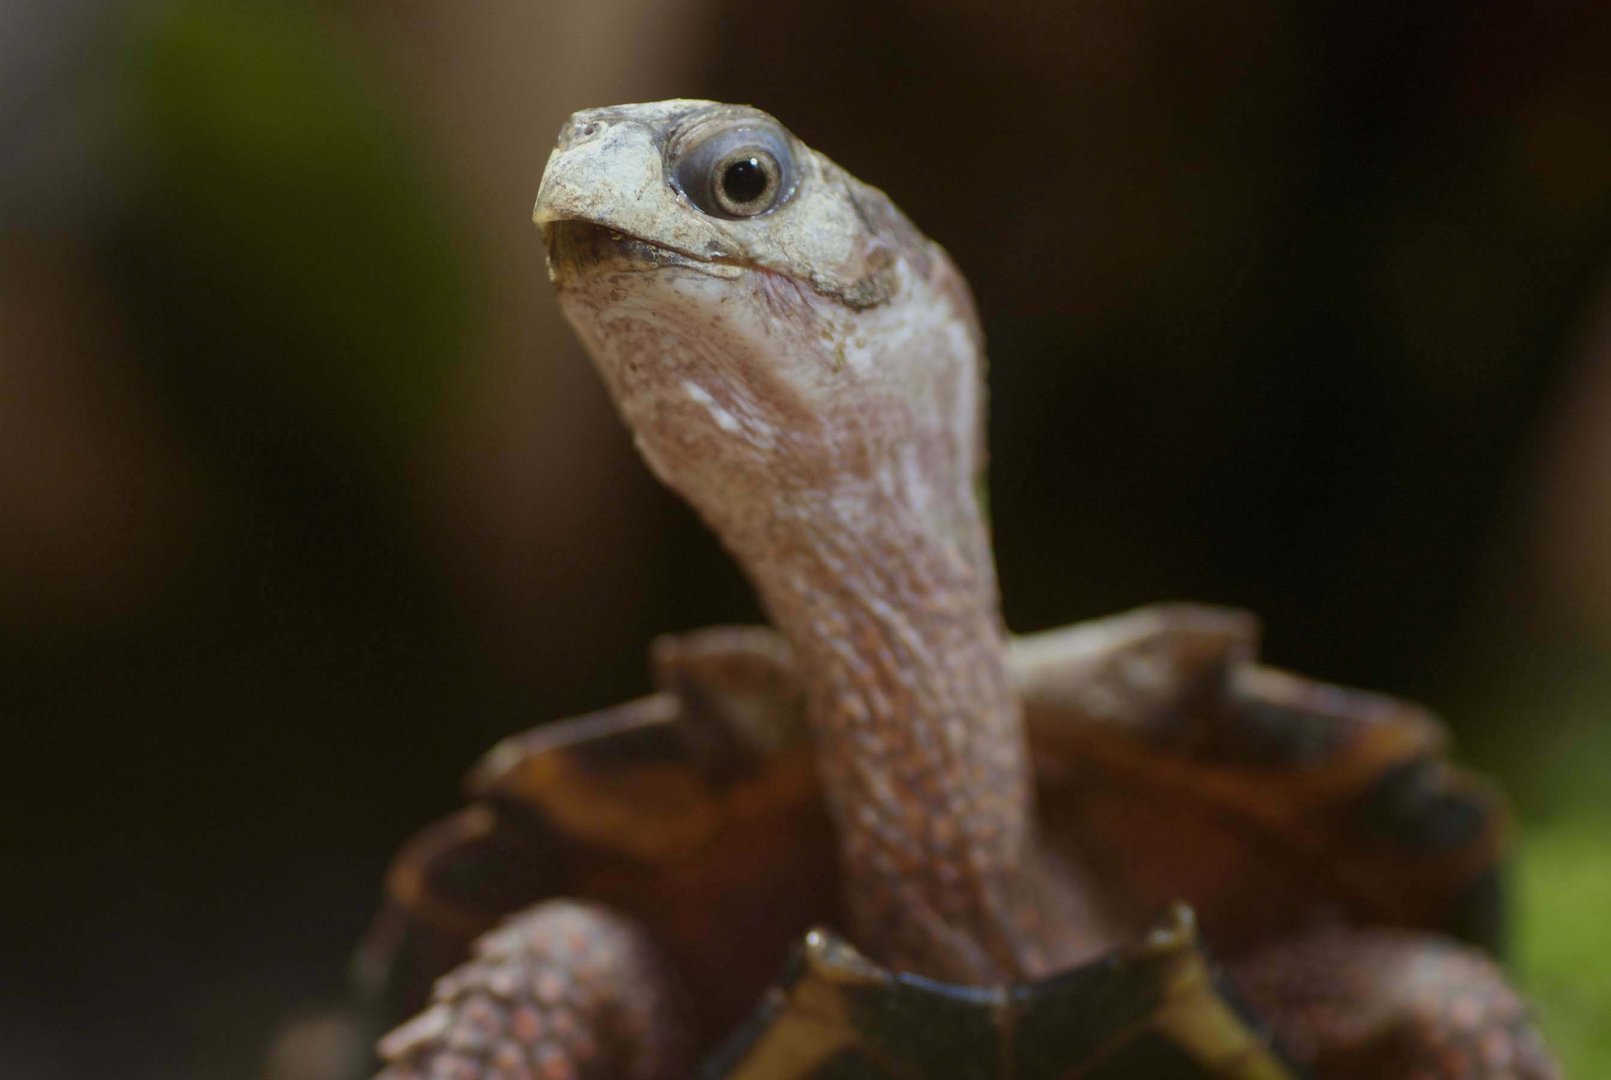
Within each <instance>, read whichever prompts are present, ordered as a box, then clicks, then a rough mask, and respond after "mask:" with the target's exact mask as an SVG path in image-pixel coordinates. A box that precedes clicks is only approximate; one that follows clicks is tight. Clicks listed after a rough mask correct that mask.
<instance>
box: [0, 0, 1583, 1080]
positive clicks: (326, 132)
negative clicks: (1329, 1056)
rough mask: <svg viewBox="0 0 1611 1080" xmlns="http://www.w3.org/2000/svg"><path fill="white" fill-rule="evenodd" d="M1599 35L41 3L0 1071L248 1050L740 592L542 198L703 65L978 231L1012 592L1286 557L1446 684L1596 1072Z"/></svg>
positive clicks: (1540, 13) (921, 202)
mask: <svg viewBox="0 0 1611 1080" xmlns="http://www.w3.org/2000/svg"><path fill="white" fill-rule="evenodd" d="M1607 56H1611V9H1607V8H1606V7H1605V6H1604V5H1596V4H1591V3H1558V4H1536V3H1520V2H1499V3H1488V4H1477V5H1472V4H1469V3H1466V4H1457V3H1452V2H1448V3H1435V2H1420V3H1406V2H1404V0H1393V2H1387V0H1367V2H1364V3H1355V4H1348V5H1312V4H1281V3H1255V2H1247V0H1194V2H1188V3H1180V2H1165V0H1143V2H1139V3H1136V2H1119V0H1081V2H1078V3H1074V4H1068V3H1063V2H1049V0H1006V2H1004V3H999V4H996V5H991V6H989V7H985V6H982V5H965V4H961V3H955V2H930V3H918V2H916V0H856V2H851V0H818V2H816V3H813V4H790V5H760V4H755V3H739V2H733V0H671V2H666V3H659V4H654V3H649V2H648V0H597V2H593V3H589V4H575V5H565V4H555V3H547V2H541V0H534V2H528V3H513V2H507V0H489V2H483V3H477V4H460V3H447V2H444V0H395V2H393V3H388V4H380V3H364V2H358V0H350V2H345V3H343V2H338V0H327V2H322V3H304V2H297V0H280V2H275V3H267V2H262V3H259V2H248V0H234V2H227V0H172V2H168V3H163V4H144V3H130V2H127V0H11V2H10V3H8V4H7V5H6V6H5V7H4V8H3V9H0V211H3V216H0V508H3V512H0V722H3V728H0V730H3V731H4V733H5V738H6V745H5V747H4V757H3V760H4V762H5V766H6V769H5V773H4V780H3V791H4V793H5V795H6V796H7V799H6V803H7V806H8V812H7V814H6V818H5V825H6V827H5V832H4V844H3V847H0V852H3V859H4V864H3V872H4V892H3V895H4V897H5V902H4V904H3V906H0V911H3V918H0V1002H3V1004H0V1074H3V1075H5V1076H8V1077H9V1076H16V1077H27V1078H37V1080H57V1078H66V1077H74V1078H77V1077H109V1076H110V1077H119V1078H121V1080H147V1078H152V1080H154V1078H171V1077H178V1076H194V1077H203V1078H209V1080H210V1078H224V1080H233V1078H244V1077H249V1076H252V1075H254V1069H255V1062H256V1061H257V1060H258V1059H259V1058H260V1056H261V1054H262V1052H263V1050H264V1048H265V1045H266V1042H267V1039H268V1037H269V1033H270V1030H271V1028H272V1026H273V1025H274V1023H275V1022H276V1021H277V1020H278V1019H280V1018H282V1017H283V1016H284V1015H285V1014H286V1013H287V1012H289V1011H290V1010H292V1009H294V1008H297V1007H299V1006H303V1005H309V1004H314V1003H317V1002H319V1001H321V1000H325V999H328V998H329V997H331V996H332V995H334V994H335V993H336V992H337V991H338V989H339V986H340V983H341V979H342V976H343V965H344V963H345V957H346V952H347V949H348V948H349V947H350V945H351V944H352V943H353V941H354V940H355V938H356V936H357V935H358V933H359V932H360V930H361V928H362V926H363V924H364V922H365V920H366V919H367V917H368V916H369V914H370V913H371V911H372V909H373V907H374V904H375V900H376V897H377V891H378V885H379V881H380V876H381V873H382V871H383V868H384V865H385V863H386V860H387V858H388V856H389V854H390V853H391V851H392V849H393V848H394V846H395V845H396V844H397V843H398V842H399V841H400V840H401V839H402V838H403V837H404V836H405V835H406V834H407V833H408V832H409V831H410V830H412V829H413V828H414V827H416V826H418V825H419V824H421V823H423V822H425V821H426V820H428V819H429V818H431V817H433V816H435V815H438V814H441V813H443V812H445V811H446V810H448V809H450V808H451V807H453V806H454V805H456V803H457V787H456V785H457V779H458V776H459V774H460V772H461V771H462V769H463V768H464V767H465V766H467V765H468V764H469V763H470V762H471V761H472V760H473V759H474V757H475V756H476V755H477V754H478V752H479V751H481V750H482V749H483V748H485V747H486V746H488V745H489V744H490V743H491V742H492V741H493V740H495V739H496V738H497V737H499V736H500V735H502V734H505V733H507V732H509V731H512V730H515V729H517V728H520V727H523V726H527V725H530V724H532V723H535V722H538V721H540V720H543V719H545V718H550V717H555V716H559V715H563V714H565V713H567V712H574V711H579V710H582V709H586V708H589V707H596V706H599V705H603V704H606V703H609V702H613V701H616V700H619V699H621V698H624V697H626V696H628V695H630V694H633V693H636V692H639V691H640V690H641V689H642V688H643V687H644V685H645V682H646V679H645V675H644V672H643V661H642V658H643V650H644V645H645V643H646V641H647V639H648V638H649V637H650V636H651V635H652V634H653V633H655V632H658V631H662V630H669V629H677V628H684V627H690V626H695V625H699V624H703V623H708V622H713V621H721V620H736V619H747V618H753V617H754V616H755V609H754V605H753V602H752V601H751V599H750V598H749V595H748V593H747V590H746V589H745V587H744V585H743V583H742V581H741V580H739V579H738V577H737V575H736V574H735V572H734V571H733V570H732V569H731V568H730V567H729V566H728V565H727V563H726V561H725V559H724V558H723V556H722V555H721V553H720V552H719V551H718V550H716V548H715V546H714V544H713V543H712V542H711V541H710V540H709V539H708V538H707V537H706V536H705V534H704V533H703V532H702V531H701V530H700V528H699V527H698V526H697V524H696V523H695V522H694V521H693V520H692V519H691V518H690V516H689V515H688V514H687V513H686V512H684V511H683V510H682V509H681V508H680V506H678V505H677V504H675V503H674V502H673V501H672V500H671V499H670V497H669V496H667V495H666V494H664V493H663V492H661V491H660V490H659V489H658V488H657V487H656V486H655V485H654V484H653V482H652V481H651V480H650V479H649V478H648V476H647V475H646V473H645V472H644V470H643V469H642V468H641V467H640V466H639V464H638V463H637V461H636V460H635V458H634V456H633V454H632V452H631V448H630V446H629V444H628V441H627V439H626V438H625V436H624V435H623V432H622V430H621V429H620V427H619V425H618V424H617V422H616V421H615V419H614V417H613V416H612V414H611V412H610V410H609V407H608V403H607V402H606V400H605V399H604V396H603V393H602V390H601V388H600V386H599V385H598V383H597V381H596V380H595V378H594V376H593V374H592V372H591V371H590V370H589V369H588V368H587V366H586V364H585V361H584V359H583V358H582V356H581V355H580V352H579V350H578V348H577V346H576V345H575V343H574V342H573V341H572V340H571V339H570V337H569V336H568V334H567V333H566V331H565V330H564V328H563V326H562V325H561V323H560V321H559V318H558V315H557V312H556V309H555V306H554V304H553V302H552V299H551V297H550V296H549V293H548V288H547V284H546V281H545V278H544V270H543V265H542V253H541V248H540V244H539V242H538V238H537V235H536V233H535V231H534V230H533V229H532V227H531V225H530V223H529V216H530V208H531V202H532V199H533V197H534V195H535V192H536V187H537V180H538V177H539V176H540V174H541V170H542V166H543V162H544V160H545V159H546V156H547V153H548V148H549V146H550V145H551V142H552V139H553V135H554V133H555V132H556V131H557V129H558V127H559V124H560V122H561V121H562V120H563V119H564V117H565V116H566V115H567V114H568V113H569V112H570V111H572V110H573V109H577V108H581V107H585V106H592V105H600V104H606V103H610V102H614V101H622V100H642V99H653V98H660V97H670V96H701V97H713V98H718V99H725V100H737V101H748V102H753V103H755V104H758V105H760V106H762V107H764V108H767V109H769V110H770V111H772V112H774V113H775V114H776V115H778V116H779V117H780V118H782V119H783V120H784V122H785V123H787V124H789V125H790V126H791V127H792V128H793V129H794V130H795V131H796V132H797V133H798V134H800V135H801V137H802V138H804V139H805V140H806V141H807V142H809V143H811V144H813V145H815V146H817V147H820V148H823V149H825V150H826V151H827V152H829V153H830V154H831V155H833V156H834V157H835V158H837V159H838V160H839V161H841V162H842V163H843V164H845V165H846V166H847V167H848V168H850V169H851V170H852V171H853V172H855V173H857V174H858V175H860V176H861V177H863V178H864V179H867V180H869V181H871V182H873V183H876V184H878V185H880V186H882V187H884V188H886V189H887V190H888V191H889V192H890V193H891V194H892V195H893V196H894V197H895V199H896V201H897V202H899V203H900V204H901V205H902V206H903V207H905V208H906V210H907V211H908V212H909V213H910V214H911V216H912V217H913V218H914V219H915V220H916V221H917V222H918V223H919V224H920V225H921V226H922V227H923V228H924V229H925V230H926V231H928V232H929V233H930V234H931V235H933V236H935V237H936V238H937V239H939V240H941V241H942V242H943V243H945V244H946V245H947V246H948V247H950V248H951V250H952V251H953V253H954V254H955V255H956V257H957V258H958V260H959V261H960V263H961V264H962V265H963V266H964V268H965V269H966V270H967V271H968V272H969V274H970V276H971V278H972V281H973V283H974V286H975V289H976V291H977V294H978V299H979V302H980V306H981V309H982V311H983V314H984V318H985V321H986V324H987V331H988V333H989V335H990V338H991V341H992V355H993V396H994V413H993V416H994V422H993V445H994V462H993V468H992V504H993V508H994V513H995V520H996V526H997V531H998V543H999V551H1000V558H1001V566H1002V579H1003V584H1004V588H1005V591H1006V607H1007V612H1008V616H1009V620H1010V622H1011V623H1012V624H1013V625H1014V626H1015V627H1016V628H1018V629H1023V630H1029V629H1036V628H1040V627H1044V626H1048V625H1051V624H1055V623H1059V622H1064V621H1069V620H1071V619H1074V618H1077V617H1082V616H1089V615H1096V614H1100V613H1103V612H1107V611H1110V610H1115V609H1119V608H1124V607H1128V606H1133V605H1136V604H1139V603H1142V602H1146V601H1150V600H1157V599H1167V598H1194V599H1200V600H1208V601H1218V602H1225V603H1234V604H1239V605H1245V606H1248V607H1251V608H1254V609H1256V610H1258V611H1259V612H1261V613H1262V614H1263V615H1264V617H1265V618H1266V620H1267V625H1268V636H1269V645H1268V650H1267V652H1268V655H1269V657H1270V658H1271V659H1272V660H1273V661H1274V662H1276V663H1278V664H1282V665H1287V666H1291V667H1295V668H1299V669H1302V670H1305V671H1308V672H1310V673H1312V674H1315V675H1318V676H1322V677H1328V678H1332V679H1336V680H1338V681H1345V682H1350V683H1355V684H1361V685H1368V686H1372V687H1375V688H1378V689H1382V690H1387V691H1391V692H1395V693H1400V694H1405V695H1409V696H1413V697H1417V698H1420V699H1423V700H1425V701H1427V702H1428V703H1430V704H1431V705H1433V706H1434V707H1435V708H1437V709H1439V710H1440V711H1442V712H1443V713H1444V714H1445V715H1447V716H1448V717H1449V719H1450V722H1451V724H1452V725H1453V726H1454V727H1455V729H1456V730H1457V732H1458V735H1459V737H1460V739H1461V741H1462V746H1463V747H1464V750H1465V754H1466V756H1467V757H1468V758H1470V759H1472V760H1475V761H1476V762H1478V763H1479V764H1481V765H1482V766H1483V767H1485V768H1488V769H1490V770H1491V771H1494V772H1495V773H1497V774H1498V775H1500V776H1501V777H1502V779H1503V780H1504V781H1505V783H1506V784H1507V786H1508V787H1509V788H1510V789H1511V791H1512V792H1513V794H1514V795H1515V796H1516V799H1517V801H1518V803H1519V805H1520V807H1521V810H1522V812H1523V816H1524V824H1525V827H1526V829H1527V832H1526V834H1525V839H1526V840H1527V841H1528V843H1527V844H1526V845H1525V846H1524V848H1523V851H1522V860H1521V863H1520V877H1519V885H1518V892H1519V895H1520V903H1519V909H1520V910H1519V918H1518V928H1517V931H1516V935H1515V937H1516V942H1517V944H1516V953H1517V961H1518V964H1519V965H1520V967H1521V970H1522V972H1523V977H1524V979H1525V980H1526V981H1527V985H1528V986H1529V988H1530V989H1531V991H1532V992H1533V993H1534V994H1535V995H1536V996H1537V997H1538V1000H1539V1001H1540V1003H1541V1009H1542V1010H1543V1013H1544V1019H1545V1022H1546V1024H1547V1025H1548V1026H1549V1028H1550V1030H1551V1031H1552V1033H1553V1034H1554V1035H1555V1037H1556V1038H1557V1039H1558V1040H1559V1041H1560V1042H1561V1044H1562V1046H1563V1049H1564V1052H1565V1053H1566V1055H1567V1057H1568V1059H1569V1061H1571V1062H1573V1063H1574V1064H1575V1066H1576V1068H1577V1070H1578V1075H1585V1076H1586V1075H1591V1074H1595V1073H1596V1071H1597V1070H1600V1069H1603V1070H1604V1072H1605V1074H1606V1075H1611V1037H1608V1036H1607V1035H1606V1034H1605V1028H1606V1025H1605V1023H1604V1020H1603V1018H1604V1017H1605V1016H1606V1015H1607V1014H1608V1012H1611V989H1608V988H1611V934H1608V932H1607V929H1606V928H1605V925H1604V923H1603V920H1604V917H1605V916H1604V912H1605V911H1606V910H1611V845H1608V844H1606V843H1605V842H1604V839H1605V838H1606V837H1608V836H1611V797H1607V796H1606V795H1605V794H1604V791H1605V788H1606V787H1607V786H1608V780H1607V777H1608V774H1611V737H1608V735H1607V731H1606V729H1607V727H1608V725H1607V719H1608V717H1611V671H1608V668H1611V664H1608V659H1611V63H1608V62H1607V60H1606V58H1607ZM1596 1063H1599V1064H1596Z"/></svg>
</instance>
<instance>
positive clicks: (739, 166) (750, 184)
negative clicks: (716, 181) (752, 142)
mask: <svg viewBox="0 0 1611 1080" xmlns="http://www.w3.org/2000/svg"><path fill="white" fill-rule="evenodd" d="M765 193H766V170H765V169H764V168H762V167H761V162H760V160H759V159H757V158H753V157H748V158H740V159H739V160H737V161H735V162H733V163H732V164H731V165H729V166H727V168H726V169H725V170H724V171H723V172H722V194H724V195H726V196H727V197H728V198H729V199H730V200H732V201H733V202H735V203H738V204H739V205H743V204H744V203H752V202H754V201H755V200H756V199H759V198H760V197H761V196H762V195H764V194H765Z"/></svg>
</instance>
